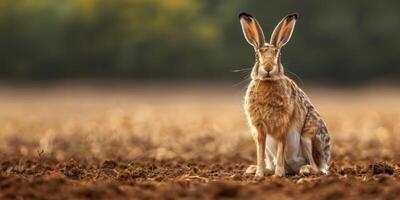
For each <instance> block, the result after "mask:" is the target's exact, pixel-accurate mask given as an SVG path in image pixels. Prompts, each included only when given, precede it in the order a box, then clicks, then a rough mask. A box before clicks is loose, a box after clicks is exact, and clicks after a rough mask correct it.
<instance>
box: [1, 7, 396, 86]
mask: <svg viewBox="0 0 400 200" xmlns="http://www.w3.org/2000/svg"><path fill="white" fill-rule="evenodd" d="M399 10H400V2H399V1H396V0H384V1H364V0H353V1H346V0H340V1H327V0H322V1H321V0H307V1H306V0H280V1H246V0H230V1H226V0H225V1H224V0H0V53H1V59H0V65H1V66H0V76H1V77H0V78H1V79H3V80H4V79H11V80H42V79H45V80H46V79H63V78H68V79H71V78H72V79H73V78H77V79H82V78H100V79H103V78H115V79H119V78H121V79H149V78H153V79H216V80H220V79H221V80H222V79H239V78H241V77H242V76H244V75H245V74H246V73H247V72H246V70H245V71H244V72H241V73H233V72H232V71H233V70H236V69H242V68H248V67H251V66H252V65H253V60H254V58H253V57H254V55H253V50H252V48H251V47H250V46H249V45H248V44H247V43H246V41H245V40H244V38H243V36H242V32H241V29H240V25H239V23H238V19H237V15H238V14H239V13H240V12H242V11H246V12H249V13H251V14H253V15H255V16H256V17H257V19H258V20H259V21H260V23H261V24H262V26H263V28H264V32H265V34H266V35H267V36H266V37H267V38H269V35H270V33H271V31H272V29H273V28H274V26H275V25H276V23H277V22H278V21H279V20H280V19H281V18H282V17H283V16H285V15H286V14H288V13H291V12H298V13H299V15H300V17H299V20H298V23H297V27H296V29H295V31H294V35H293V37H292V40H291V41H290V43H289V44H288V45H287V46H286V47H285V49H284V50H283V63H284V65H285V67H286V68H287V70H289V71H291V72H294V73H296V74H298V75H299V76H301V77H302V78H303V79H306V80H310V79H320V80H329V81H337V82H349V81H365V80H372V79H385V80H396V79H398V78H399V77H400V66H399V64H400V58H399V53H400V37H399V36H400V13H399ZM289 75H290V73H289Z"/></svg>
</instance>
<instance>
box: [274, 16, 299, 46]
mask: <svg viewBox="0 0 400 200" xmlns="http://www.w3.org/2000/svg"><path fill="white" fill-rule="evenodd" d="M296 21H297V14H296V13H293V14H290V15H287V16H286V17H284V18H283V19H282V20H281V21H280V22H279V24H278V25H277V26H276V27H275V29H274V31H273V32H272V35H271V41H270V43H271V44H272V45H274V46H276V47H278V48H282V47H283V45H285V44H286V43H287V42H289V40H290V37H291V36H292V33H293V29H294V26H295V25H296Z"/></svg>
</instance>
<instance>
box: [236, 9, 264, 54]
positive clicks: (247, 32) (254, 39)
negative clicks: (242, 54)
mask: <svg viewBox="0 0 400 200" xmlns="http://www.w3.org/2000/svg"><path fill="white" fill-rule="evenodd" d="M239 20H240V24H241V25H242V30H243V34H244V37H245V38H246V40H247V42H248V43H249V44H251V45H252V46H253V47H254V48H255V49H258V48H261V47H262V46H263V45H264V43H265V38H264V33H263V31H262V29H261V26H260V24H258V22H257V20H256V18H254V17H253V16H251V15H249V14H247V13H240V15H239Z"/></svg>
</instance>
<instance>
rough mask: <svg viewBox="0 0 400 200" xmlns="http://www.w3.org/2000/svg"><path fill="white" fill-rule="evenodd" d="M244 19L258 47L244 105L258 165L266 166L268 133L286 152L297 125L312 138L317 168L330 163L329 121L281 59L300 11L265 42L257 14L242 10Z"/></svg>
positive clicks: (247, 34) (247, 33)
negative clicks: (281, 51) (265, 149)
mask: <svg viewBox="0 0 400 200" xmlns="http://www.w3.org/2000/svg"><path fill="white" fill-rule="evenodd" d="M240 20H241V24H242V28H243V31H244V34H245V37H246V39H247V41H248V42H249V43H250V44H251V45H253V46H254V48H255V51H256V63H255V66H254V67H253V71H252V81H251V82H250V84H249V86H248V89H247V92H246V96H245V103H244V108H245V112H246V116H247V119H248V122H249V125H250V127H251V128H252V132H253V136H254V137H255V141H256V144H257V148H258V149H257V154H258V155H257V163H258V164H257V167H258V168H260V167H261V168H263V167H264V165H263V163H260V159H263V158H264V157H265V153H264V152H261V151H260V149H262V148H265V139H266V137H267V136H268V137H269V136H271V137H273V138H274V139H275V140H277V141H279V142H280V143H282V145H283V151H284V152H285V151H286V148H285V143H286V138H287V136H288V133H289V131H290V130H293V129H295V130H298V131H299V133H300V135H301V138H305V139H306V140H307V139H309V140H311V146H312V150H311V151H312V158H310V159H311V160H314V161H310V159H308V160H309V163H311V164H313V163H314V165H316V167H315V166H314V169H315V168H318V169H321V167H322V165H323V163H324V164H325V165H328V163H329V159H330V149H329V134H328V131H327V128H326V125H325V123H324V121H323V120H322V118H321V116H320V115H319V113H318V112H317V111H316V109H315V108H314V106H313V105H312V103H311V101H310V100H309V98H308V97H307V95H306V94H305V93H304V92H303V91H302V90H301V89H300V88H299V87H298V86H297V85H296V83H295V82H293V81H292V80H291V79H290V78H288V77H287V76H285V75H284V70H283V66H282V64H281V61H280V60H281V53H280V49H281V47H282V46H283V45H284V44H286V42H287V41H288V40H289V38H290V36H291V33H292V31H293V28H294V24H295V22H296V20H297V15H295V14H294V15H288V16H286V17H285V18H283V20H282V21H281V22H280V23H279V24H278V26H277V28H276V29H275V30H274V32H273V34H272V37H271V44H269V43H266V42H265V39H264V36H263V33H262V29H261V27H260V26H259V24H258V22H257V20H256V19H255V18H253V17H252V16H251V15H248V14H241V15H240ZM249 30H251V31H249ZM259 30H261V32H260V31H259ZM279 37H280V38H279ZM260 43H261V44H260ZM266 71H268V74H267V76H266V75H265V74H266ZM270 72H271V74H269V73H270ZM262 73H264V74H262ZM259 147H260V148H259ZM267 157H268V156H267ZM266 159H268V158H266ZM283 165H284V161H282V159H281V161H279V158H278V161H277V166H279V167H280V168H284V166H283ZM258 168H257V169H258ZM279 170H280V171H279ZM259 172H260V173H259ZM263 173H264V172H263V170H257V174H256V175H259V176H263ZM284 173H285V172H284V171H283V172H282V170H281V169H278V170H275V175H278V176H282V175H284Z"/></svg>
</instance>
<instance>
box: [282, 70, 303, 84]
mask: <svg viewBox="0 0 400 200" xmlns="http://www.w3.org/2000/svg"><path fill="white" fill-rule="evenodd" d="M286 71H287V72H289V73H290V74H292V75H294V76H295V77H296V79H298V80H299V81H300V84H301V85H304V82H303V80H301V78H300V77H299V76H298V75H297V74H295V73H294V72H291V71H290V70H289V69H286Z"/></svg>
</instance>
